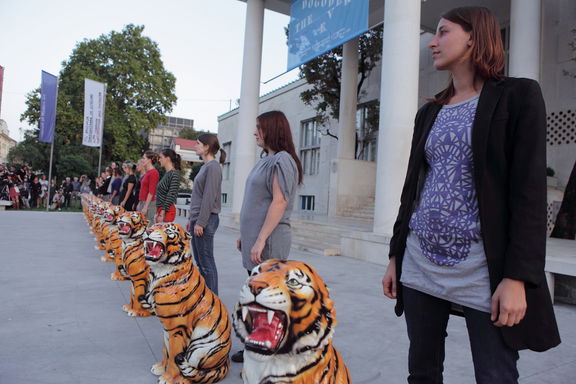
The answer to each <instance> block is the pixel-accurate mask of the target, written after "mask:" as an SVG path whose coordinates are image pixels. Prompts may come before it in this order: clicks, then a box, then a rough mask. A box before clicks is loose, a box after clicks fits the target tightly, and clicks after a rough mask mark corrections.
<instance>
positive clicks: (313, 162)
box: [300, 119, 320, 175]
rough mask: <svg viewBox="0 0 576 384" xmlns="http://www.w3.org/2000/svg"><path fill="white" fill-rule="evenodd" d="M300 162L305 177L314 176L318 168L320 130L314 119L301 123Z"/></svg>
mask: <svg viewBox="0 0 576 384" xmlns="http://www.w3.org/2000/svg"><path fill="white" fill-rule="evenodd" d="M300 161H301V162H302V171H303V173H304V174H305V175H316V174H317V173H318V169H319V168H320V129H319V128H318V122H317V121H316V120H315V119H312V120H306V121H303V122H302V123H301V128H300Z"/></svg>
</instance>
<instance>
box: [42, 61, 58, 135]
mask: <svg viewBox="0 0 576 384" xmlns="http://www.w3.org/2000/svg"><path fill="white" fill-rule="evenodd" d="M57 98H58V78H57V77H56V76H54V75H51V74H49V73H48V72H44V71H42V86H41V89H40V135H39V137H38V140H40V141H43V142H45V143H51V142H52V141H54V126H55V125H56V100H57Z"/></svg>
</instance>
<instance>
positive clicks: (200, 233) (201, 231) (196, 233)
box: [194, 224, 204, 237]
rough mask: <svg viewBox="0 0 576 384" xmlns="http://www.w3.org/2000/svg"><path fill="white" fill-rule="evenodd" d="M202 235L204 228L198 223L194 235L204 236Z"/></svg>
mask: <svg viewBox="0 0 576 384" xmlns="http://www.w3.org/2000/svg"><path fill="white" fill-rule="evenodd" d="M202 235H204V228H202V227H201V226H199V225H198V224H196V225H195V226H194V236H196V237H202Z"/></svg>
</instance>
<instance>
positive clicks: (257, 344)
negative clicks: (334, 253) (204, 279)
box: [233, 259, 350, 384]
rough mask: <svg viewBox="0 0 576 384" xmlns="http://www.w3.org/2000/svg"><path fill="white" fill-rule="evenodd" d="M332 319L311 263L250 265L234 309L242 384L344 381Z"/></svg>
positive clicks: (272, 261) (333, 314)
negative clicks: (240, 346) (240, 344)
mask: <svg viewBox="0 0 576 384" xmlns="http://www.w3.org/2000/svg"><path fill="white" fill-rule="evenodd" d="M336 323H337V322H336V312H335V310H334V302H333V301H332V300H331V299H330V297H329V294H328V288H327V287H326V284H324V281H323V280H322V278H321V277H320V276H319V275H318V274H317V272H316V271H315V270H314V268H312V267H311V266H310V265H308V264H306V263H302V262H298V261H282V260H276V259H270V260H266V261H265V262H264V263H262V264H260V265H259V266H257V267H255V268H254V269H253V270H252V272H251V275H250V277H249V278H248V280H246V283H245V284H244V286H243V287H242V289H241V291H240V300H239V302H238V303H237V304H236V309H235V311H234V313H233V324H234V330H235V332H236V335H237V336H238V337H239V338H240V340H241V341H242V342H243V343H244V347H245V351H244V372H243V378H244V383H250V384H264V383H266V384H272V383H293V384H296V383H298V384H304V383H337V384H343V383H349V382H350V375H349V373H348V369H347V368H346V365H345V364H344V362H343V360H342V357H341V355H340V353H339V352H338V351H337V350H336V349H335V348H334V347H333V346H332V336H333V333H334V327H335V325H336Z"/></svg>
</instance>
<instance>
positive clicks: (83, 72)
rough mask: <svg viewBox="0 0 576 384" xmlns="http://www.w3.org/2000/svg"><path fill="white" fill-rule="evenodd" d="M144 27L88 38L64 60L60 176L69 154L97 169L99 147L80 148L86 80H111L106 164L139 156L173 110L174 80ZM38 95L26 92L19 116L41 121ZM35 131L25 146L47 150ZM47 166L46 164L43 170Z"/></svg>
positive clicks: (59, 117)
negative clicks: (76, 155) (155, 129)
mask: <svg viewBox="0 0 576 384" xmlns="http://www.w3.org/2000/svg"><path fill="white" fill-rule="evenodd" d="M143 30H144V26H135V25H132V24H129V25H127V26H126V27H125V28H124V29H123V30H122V31H121V32H115V31H112V32H110V33H109V34H107V35H101V36H100V37H98V38H96V39H92V40H88V39H86V40H84V41H82V42H80V43H78V44H77V45H76V47H75V48H74V50H73V51H72V53H71V55H70V57H69V58H68V60H66V61H64V62H63V63H62V65H63V68H62V70H61V71H60V76H59V84H58V101H57V111H56V134H55V142H54V159H55V161H54V163H55V167H54V171H55V172H56V174H58V175H59V176H65V175H63V174H62V175H61V169H66V167H64V168H61V166H63V165H64V164H63V163H61V162H62V161H63V159H65V158H66V156H65V155H74V154H83V157H84V158H85V159H86V160H87V162H88V164H90V165H92V166H93V167H94V166H95V165H96V163H97V160H98V151H99V149H98V148H89V147H84V146H82V126H83V114H84V79H85V78H89V79H92V80H96V81H99V82H104V83H106V84H107V92H106V105H105V119H104V138H103V151H102V152H103V156H102V157H103V163H104V164H105V163H107V162H109V161H111V160H137V159H138V158H139V157H140V156H141V154H142V151H143V150H144V149H145V146H146V139H145V137H144V134H145V133H148V132H150V130H151V129H153V128H155V127H156V126H157V125H158V123H160V122H163V121H164V120H165V117H164V116H165V115H166V114H167V113H169V112H170V111H171V110H172V107H173V105H174V104H175V103H176V96H175V94H174V91H175V83H176V79H175V77H174V75H172V74H171V73H170V72H168V71H166V69H165V68H164V65H163V63H162V59H161V57H160V50H159V49H158V45H157V44H156V43H155V42H154V41H152V40H151V39H150V38H148V37H145V36H143V35H142V32H143ZM39 95H40V90H39V89H36V90H34V91H32V92H30V93H28V95H27V100H26V105H27V109H26V111H24V113H22V115H21V120H22V121H23V120H26V121H28V123H29V124H30V125H37V124H38V121H39V118H40V112H39V111H40V97H39ZM37 134H38V129H37V128H36V129H34V130H33V132H31V134H30V136H31V139H30V140H28V142H27V143H26V145H27V146H34V145H36V146H38V147H39V148H45V147H46V146H45V144H42V143H39V142H37V140H36V141H34V140H33V139H32V138H33V137H34V136H37ZM43 151H44V152H45V149H43ZM16 153H18V150H17V151H16ZM68 158H69V157H68ZM47 167H48V164H45V165H43V166H42V167H41V169H45V168H46V169H47Z"/></svg>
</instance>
